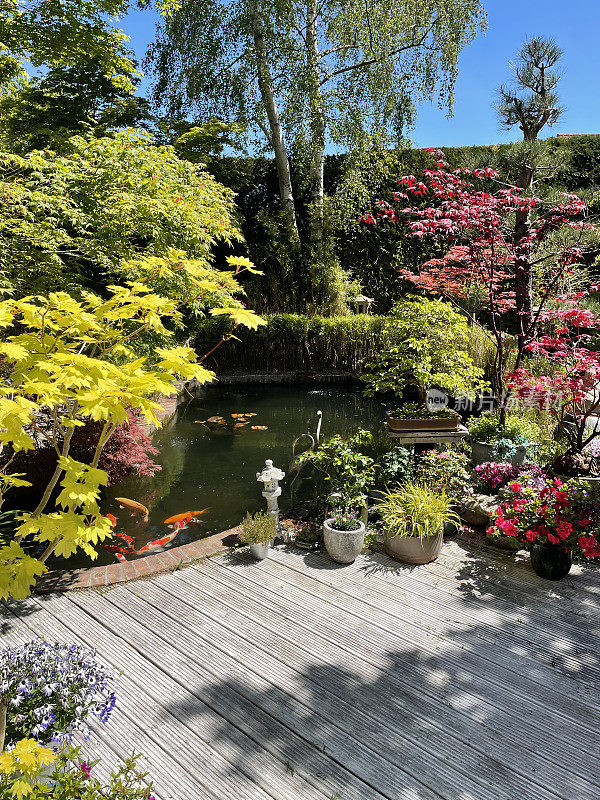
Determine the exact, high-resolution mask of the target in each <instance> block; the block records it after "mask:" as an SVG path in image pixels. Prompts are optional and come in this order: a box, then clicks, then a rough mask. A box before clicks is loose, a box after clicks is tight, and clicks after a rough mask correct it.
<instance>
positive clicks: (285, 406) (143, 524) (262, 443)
mask: <svg viewBox="0 0 600 800" xmlns="http://www.w3.org/2000/svg"><path fill="white" fill-rule="evenodd" d="M318 411H322V412H323V418H322V427H321V439H323V438H328V437H330V436H332V435H334V434H336V433H339V434H341V435H346V434H352V433H356V432H357V431H358V430H359V429H361V428H369V429H374V428H377V427H381V425H382V421H383V412H382V408H381V405H380V404H379V403H377V402H374V401H372V400H370V399H368V398H365V397H363V396H362V394H361V393H360V391H359V390H354V389H352V388H351V387H348V386H326V387H319V386H306V385H302V386H278V385H237V386H222V387H219V386H215V387H209V388H207V389H206V392H205V396H204V397H203V398H202V399H200V400H190V401H189V402H188V403H183V404H182V405H181V406H180V407H179V410H178V412H177V416H176V418H175V419H174V421H172V422H171V423H170V424H169V425H168V426H167V427H166V428H164V429H161V430H159V431H158V432H157V433H156V434H155V435H154V438H153V442H154V445H155V446H156V447H157V448H158V449H159V454H158V455H157V456H154V460H155V461H156V462H157V463H158V464H160V466H161V471H160V472H158V473H157V474H156V475H154V476H153V477H144V476H139V475H135V473H132V474H131V475H129V476H128V477H127V478H125V480H123V481H121V482H120V483H118V484H115V485H114V486H111V487H110V488H109V489H107V490H106V492H105V496H104V501H103V503H102V511H103V513H104V514H113V515H114V516H115V517H116V519H117V524H116V526H115V531H116V532H117V533H122V534H125V537H131V539H132V541H131V542H130V543H129V539H128V538H125V539H120V538H118V537H117V538H116V540H115V541H117V542H119V543H121V542H122V543H123V544H124V545H125V547H124V548H123V549H124V550H127V549H128V546H129V547H130V548H131V549H132V550H135V551H136V553H134V552H129V553H126V555H125V558H126V559H127V560H130V559H132V558H136V557H137V555H145V554H146V553H144V552H142V553H140V552H139V551H140V550H142V548H144V547H145V546H147V545H148V544H149V543H153V542H156V540H160V539H163V538H165V537H170V536H171V534H173V533H176V535H175V536H174V537H173V538H172V539H171V540H170V541H168V542H165V544H164V546H165V547H171V546H177V545H180V544H185V543H186V542H190V541H193V540H196V539H201V538H204V537H206V536H210V535H211V534H213V533H219V532H220V531H224V530H228V529H229V528H233V527H235V526H236V525H239V524H240V522H241V521H242V519H243V517H244V514H245V513H246V512H247V511H249V512H251V513H254V512H256V511H259V510H261V509H265V508H266V503H265V500H264V499H263V497H262V496H261V489H262V486H261V484H259V483H258V481H257V480H256V473H257V472H260V471H261V470H262V468H263V467H264V464H265V459H267V458H270V459H272V460H273V462H274V464H275V466H277V467H279V468H280V469H283V470H284V471H285V472H286V473H288V471H289V466H290V462H291V460H292V443H293V442H294V440H295V439H296V438H297V437H298V436H299V435H300V434H302V433H312V434H313V435H314V433H315V429H316V425H317V412H318ZM219 420H223V422H219ZM306 443H307V440H306V439H305V440H304V441H303V442H302V443H299V450H300V451H302V450H303V449H306ZM281 485H282V489H283V493H282V496H281V497H280V500H279V503H280V507H281V508H282V509H283V510H285V509H286V508H289V505H290V490H289V481H288V479H287V477H286V478H285V479H284V480H283V481H282V484H281ZM117 497H125V498H129V499H131V500H134V501H137V502H138V503H141V504H142V505H144V506H146V507H147V508H148V510H149V514H148V519H147V520H145V519H144V516H143V514H136V513H132V512H131V511H130V510H129V509H128V508H121V507H120V506H119V503H118V502H117V500H116V498H117ZM203 509H208V510H207V511H206V512H205V513H204V514H202V515H200V516H198V517H196V518H195V519H194V520H193V521H191V522H187V521H184V522H183V526H182V527H181V528H179V529H177V528H176V527H174V526H173V525H172V524H171V525H167V524H165V520H167V519H169V518H170V517H173V516H177V515H183V513H184V512H190V511H191V512H194V511H200V510H203ZM179 524H181V523H179ZM152 552H157V550H156V548H155V547H153V548H152ZM115 557H116V553H115V552H114V551H113V552H110V551H107V550H106V549H102V548H99V556H98V560H97V561H96V562H94V563H96V564H110V563H114V561H115ZM88 564H89V561H88V560H87V558H86V557H85V556H84V557H79V558H78V557H73V558H71V559H69V560H68V561H64V560H58V559H57V560H56V561H55V562H54V564H53V566H55V567H65V566H68V567H71V568H74V567H78V566H87V565H88Z"/></svg>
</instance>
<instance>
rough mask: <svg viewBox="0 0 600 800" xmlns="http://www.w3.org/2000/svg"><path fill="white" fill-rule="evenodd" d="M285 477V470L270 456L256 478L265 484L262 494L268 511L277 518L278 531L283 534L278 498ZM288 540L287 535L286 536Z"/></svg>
mask: <svg viewBox="0 0 600 800" xmlns="http://www.w3.org/2000/svg"><path fill="white" fill-rule="evenodd" d="M284 478H285V472H283V470H281V469H278V468H277V467H274V466H273V462H272V461H271V459H270V458H268V459H267V460H266V461H265V466H264V468H263V471H262V472H257V473H256V480H257V481H258V482H259V483H262V484H263V491H262V496H263V497H264V498H265V500H266V501H267V511H268V512H269V514H270V515H271V516H272V517H273V519H274V520H275V525H276V526H277V533H278V534H279V535H281V534H282V528H281V525H280V524H279V504H278V502H277V499H278V498H279V497H281V486H280V485H279V481H281V480H283V479H284ZM284 538H285V539H286V540H287V537H284Z"/></svg>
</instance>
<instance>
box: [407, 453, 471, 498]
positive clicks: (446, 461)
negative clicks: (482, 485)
mask: <svg viewBox="0 0 600 800" xmlns="http://www.w3.org/2000/svg"><path fill="white" fill-rule="evenodd" d="M414 475H415V479H416V480H417V481H418V482H419V483H422V484H423V485H424V486H428V487H429V488H430V489H432V490H440V489H443V490H444V492H445V493H446V494H447V495H448V496H449V497H451V498H452V500H454V501H456V502H460V501H461V500H464V499H465V498H466V497H468V496H469V495H471V494H473V482H472V480H471V475H470V472H469V458H468V456H467V455H466V454H465V453H461V452H459V451H457V450H441V451H440V450H429V452H427V453H424V454H423V455H422V456H421V457H420V458H419V460H418V461H417V463H416V465H415V469H414Z"/></svg>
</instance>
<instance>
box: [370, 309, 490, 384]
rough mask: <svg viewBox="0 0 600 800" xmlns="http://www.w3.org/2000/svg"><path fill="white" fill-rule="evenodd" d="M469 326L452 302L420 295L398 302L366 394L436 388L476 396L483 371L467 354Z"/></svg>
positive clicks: (371, 371)
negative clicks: (414, 388)
mask: <svg viewBox="0 0 600 800" xmlns="http://www.w3.org/2000/svg"><path fill="white" fill-rule="evenodd" d="M469 331H470V328H469V324H468V322H467V320H466V319H465V317H464V316H463V315H462V314H459V313H458V312H457V311H456V310H455V309H454V308H453V307H452V305H451V304H450V303H444V302H442V301H440V300H428V299H426V298H424V297H415V298H413V299H410V300H402V301H400V302H399V303H397V304H396V306H394V310H393V313H392V314H391V315H390V317H389V318H388V321H387V323H386V326H385V331H384V337H383V341H382V346H381V347H380V348H378V351H377V354H376V356H375V358H374V359H373V361H372V362H371V363H370V364H368V366H367V369H366V370H365V372H364V374H363V375H362V379H363V381H364V382H365V383H366V385H367V388H366V391H365V394H367V395H369V396H372V395H374V394H375V393H376V392H394V394H395V395H397V396H399V397H401V396H402V393H403V390H404V389H405V388H406V387H408V386H413V387H416V388H417V389H418V390H419V391H420V392H421V393H424V392H426V391H427V390H428V389H430V388H431V387H434V386H437V387H439V388H441V389H445V390H446V391H447V392H450V393H451V394H454V395H467V396H471V397H472V396H473V395H474V393H475V392H476V391H478V390H480V389H483V388H484V385H485V384H484V380H483V372H482V370H481V369H479V368H478V367H476V366H475V364H474V363H473V359H472V358H471V356H470V355H469V352H468V343H469Z"/></svg>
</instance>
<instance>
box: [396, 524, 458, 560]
mask: <svg viewBox="0 0 600 800" xmlns="http://www.w3.org/2000/svg"><path fill="white" fill-rule="evenodd" d="M383 544H384V547H385V552H386V553H387V554H388V556H391V557H392V558H395V559H396V561H402V562H403V563H404V564H428V563H429V562H430V561H435V559H436V558H437V557H438V556H439V554H440V551H441V549H442V545H443V544H444V531H443V530H441V531H440V532H439V533H438V534H436V535H435V536H429V537H428V538H424V539H419V537H418V536H392V535H391V534H389V533H388V532H387V531H386V533H385V538H384V540H383Z"/></svg>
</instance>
